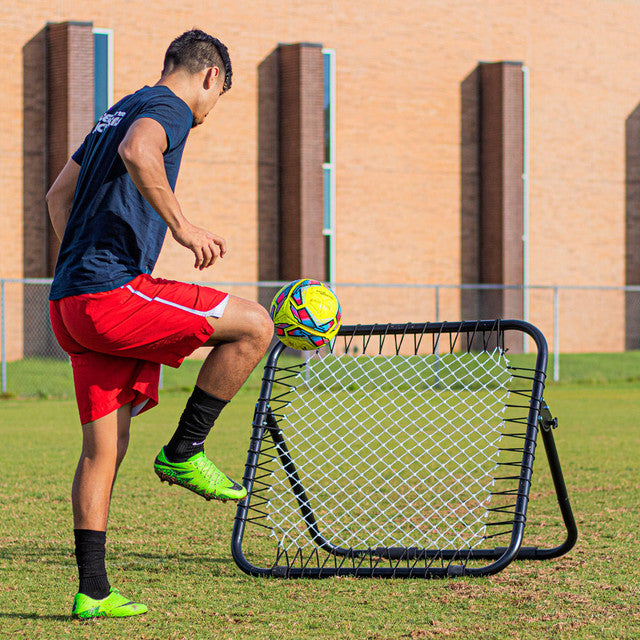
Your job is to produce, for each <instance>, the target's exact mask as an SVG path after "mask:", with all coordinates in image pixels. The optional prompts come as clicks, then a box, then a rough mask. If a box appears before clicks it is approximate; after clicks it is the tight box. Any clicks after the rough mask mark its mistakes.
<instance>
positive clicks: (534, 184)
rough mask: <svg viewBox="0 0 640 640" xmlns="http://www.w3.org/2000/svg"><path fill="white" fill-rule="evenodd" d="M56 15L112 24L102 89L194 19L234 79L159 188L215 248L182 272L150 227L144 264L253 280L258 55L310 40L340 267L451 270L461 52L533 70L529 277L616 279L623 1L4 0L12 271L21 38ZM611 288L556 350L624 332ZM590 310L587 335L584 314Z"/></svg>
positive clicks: (362, 306) (619, 263)
mask: <svg viewBox="0 0 640 640" xmlns="http://www.w3.org/2000/svg"><path fill="white" fill-rule="evenodd" d="M64 20H79V21H82V20H86V21H92V22H93V23H94V25H95V26H96V27H108V28H112V29H114V32H115V95H116V98H119V97H121V96H123V95H124V94H126V93H129V92H131V91H133V90H135V89H137V88H139V87H140V86H141V85H143V84H149V83H153V82H155V80H156V79H157V76H158V73H159V70H160V67H161V62H162V56H163V53H164V50H165V48H166V46H167V44H168V42H169V41H170V40H171V38H172V37H174V36H175V35H176V34H178V33H180V32H181V31H183V30H185V29H188V28H191V27H192V26H194V25H197V26H199V27H201V28H203V29H205V30H208V31H211V32H213V33H215V34H216V35H217V36H218V37H220V38H221V39H222V40H223V41H225V42H226V43H227V44H228V45H229V48H230V53H231V56H232V60H233V63H234V87H233V90H232V91H231V92H230V93H229V94H228V95H226V96H224V98H223V99H222V100H221V101H220V102H219V104H218V106H217V107H216V111H215V112H214V114H212V116H211V117H210V118H208V120H207V123H206V125H205V126H203V127H201V128H199V129H198V130H195V131H194V132H193V134H192V136H191V140H190V142H189V144H188V147H187V150H186V152H185V156H184V162H183V167H182V171H181V176H180V178H179V181H178V187H177V193H178V196H179V198H180V199H181V202H182V204H183V207H184V210H185V213H186V214H187V216H188V217H190V218H191V219H192V221H193V222H194V223H196V224H203V225H207V226H209V227H210V228H211V229H212V230H213V231H215V232H217V233H220V234H222V235H224V236H226V237H227V239H228V241H229V249H230V250H229V254H228V256H227V257H225V259H224V260H223V261H222V263H221V264H220V265H219V266H216V267H215V269H214V270H212V271H209V272H207V273H206V274H199V273H196V272H195V271H193V269H192V259H191V257H190V255H189V254H188V253H187V252H186V251H185V250H184V249H183V248H181V247H179V246H178V245H176V244H175V243H173V242H171V241H168V242H167V243H166V246H165V248H164V249H163V253H162V256H161V258H160V261H159V264H158V268H157V273H158V274H161V275H165V276H171V277H176V278H182V279H192V278H201V277H205V278H208V279H210V280H254V279H256V278H257V277H258V262H257V255H258V252H257V242H258V225H257V200H258V197H257V184H258V179H257V166H258V157H257V131H258V128H257V113H258V104H257V88H258V66H259V65H260V63H261V62H262V61H263V60H264V59H265V58H266V57H267V56H268V55H269V54H270V53H271V52H272V51H273V49H274V47H275V46H276V45H277V43H279V42H321V43H323V44H324V45H325V46H327V47H331V48H332V49H335V51H336V68H337V128H338V132H337V141H336V149H337V157H336V161H337V166H336V176H337V222H336V238H337V273H336V277H337V280H338V281H357V282H371V281H372V282H403V281H414V282H418V281H419V282H442V283H457V282H460V280H461V270H462V269H461V261H462V258H461V233H462V230H461V224H460V219H461V175H460V171H461V170H460V167H461V161H460V156H461V96H462V94H463V89H464V88H463V83H464V81H465V79H466V78H467V77H468V76H469V74H470V73H471V72H472V71H473V70H474V69H475V68H476V66H477V64H478V62H479V61H497V60H521V61H522V62H523V63H524V64H525V65H526V66H528V67H529V69H530V73H531V75H530V78H531V247H530V252H531V264H530V268H531V282H532V283H538V284H541V283H559V284H575V283H579V284H580V283H581V284H592V283H595V284H603V285H621V284H623V283H624V273H625V258H624V256H625V235H624V213H625V166H624V158H625V151H624V131H625V120H626V119H627V117H628V116H629V115H630V114H631V113H632V112H633V111H634V109H635V108H636V107H637V105H638V102H639V101H640V65H638V64H637V59H636V58H637V56H636V49H637V47H636V39H637V33H638V32H639V31H640V4H637V3H630V2H626V1H623V0H611V1H604V0H586V1H585V2H580V3H571V2H561V3H559V2H552V1H550V0H549V1H542V0H532V1H530V2H523V1H520V2H518V1H516V2H500V3H484V2H477V1H476V0H460V1H457V2H455V3H452V2H444V1H439V2H435V1H430V0H403V2H378V1H377V0H376V1H373V2H372V1H371V0H369V1H367V2H365V1H364V0H353V1H351V2H343V3H337V2H334V3H327V2H326V1H323V2H320V1H319V0H307V1H305V2H299V1H294V0H290V1H282V0H278V1H277V2H275V3H273V2H271V3H260V2H249V3H200V4H198V5H197V9H196V8H195V5H193V4H191V3H183V4H181V5H178V6H176V5H175V3H172V2H168V1H167V0H159V1H158V2H155V3H152V5H150V4H149V3H141V2H137V1H135V0H132V1H131V2H127V3H124V2H102V1H100V2H98V1H97V0H86V1H84V2H79V1H78V0H70V1H68V2H65V3H57V4H54V5H52V4H51V3H50V2H48V1H45V0H27V2H24V3H11V4H6V3H5V6H3V8H2V11H1V13H0V24H1V26H2V32H3V42H4V47H5V51H7V55H6V56H5V61H4V64H3V65H1V66H0V83H1V86H2V87H3V91H2V94H0V115H1V117H0V162H1V163H2V165H1V166H2V170H1V173H0V208H1V210H0V274H1V275H3V276H19V275H22V273H23V241H22V238H23V236H22V234H23V218H22V198H23V191H22V189H23V173H22V172H23V140H22V135H23V133H22V132H23V117H24V115H25V114H24V113H23V98H22V96H23V59H22V56H23V47H25V45H26V44H27V43H28V42H29V41H30V40H31V39H32V38H34V36H36V35H37V34H38V33H39V32H40V31H41V29H42V28H43V27H44V25H45V23H46V22H47V21H54V22H60V21H64ZM345 295H346V296H350V295H351V293H349V292H346V293H345ZM358 295H360V294H358ZM545 295H546V294H545ZM372 297H373V298H375V304H373V305H372V304H371V299H372ZM618 297H619V298H620V299H621V300H622V297H621V296H618ZM353 300H354V301H355V300H356V298H355V293H354V298H353ZM537 300H538V297H537V296H532V309H531V320H532V321H533V322H534V323H537V324H539V325H540V326H541V328H542V329H543V330H544V332H545V333H546V334H547V335H550V333H551V328H552V326H551V321H552V316H551V312H550V308H549V306H548V305H547V304H546V303H544V304H543V303H542V302H540V303H538V302H537ZM613 302H614V304H611V305H598V304H596V305H593V306H594V308H593V309H589V313H585V308H584V307H583V305H581V304H579V303H577V302H575V300H574V301H573V302H572V301H571V300H570V299H569V298H567V303H566V308H565V309H564V311H566V314H565V315H563V316H562V323H561V335H562V336H563V340H562V346H563V349H565V350H580V349H585V348H589V349H591V348H594V347H595V348H597V349H620V348H622V347H623V345H624V336H623V329H624V304H623V302H621V301H616V300H615V299H614V300H613ZM413 305H414V297H413V296H411V295H405V294H397V295H396V294H394V295H386V296H385V299H384V300H380V299H378V297H377V296H371V295H369V296H362V300H359V301H358V303H357V304H352V302H351V300H345V305H344V306H345V308H353V309H354V311H353V316H356V315H357V316H358V319H359V320H371V321H373V320H378V321H383V320H386V319H388V318H390V317H391V316H394V317H395V316H404V315H411V311H412V309H415V312H416V314H418V313H420V314H422V312H423V309H422V308H421V309H420V310H418V308H417V306H416V307H413ZM425 305H426V306H425V308H424V312H425V313H427V312H428V309H427V307H428V306H429V305H431V303H428V304H427V303H426V302H425ZM443 305H444V302H443ZM390 306H393V307H394V308H393V310H390V309H389V307H390ZM446 306H447V308H446V313H445V310H443V311H442V315H443V317H444V316H445V315H446V317H447V318H449V319H451V318H453V317H456V316H457V315H459V313H460V307H459V300H458V297H457V294H456V295H454V296H453V297H447V303H446ZM345 319H346V321H349V320H351V318H349V316H346V318H345ZM413 319H414V320H421V319H425V318H423V317H414V318H413ZM605 321H606V323H607V330H606V332H604V334H603V335H598V339H599V340H600V342H598V343H597V345H596V344H594V340H593V339H592V335H593V328H594V326H596V325H599V324H600V323H604V322H605Z"/></svg>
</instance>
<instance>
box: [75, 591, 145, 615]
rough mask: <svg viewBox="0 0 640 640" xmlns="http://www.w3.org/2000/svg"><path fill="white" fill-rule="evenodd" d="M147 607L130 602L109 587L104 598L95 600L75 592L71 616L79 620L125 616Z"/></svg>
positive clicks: (137, 612) (142, 611) (135, 613)
mask: <svg viewBox="0 0 640 640" xmlns="http://www.w3.org/2000/svg"><path fill="white" fill-rule="evenodd" d="M146 612H147V607H146V606H145V605H144V604H139V603H138V602H132V601H131V600H128V599H127V598H125V597H124V596H122V595H120V592H119V591H118V590H117V589H114V588H111V591H110V592H109V595H108V596H107V597H106V598H102V599H100V600H96V599H94V598H90V597H89V596H86V595H85V594H84V593H76V597H75V598H74V600H73V609H72V611H71V616H72V617H73V618H78V619H80V620H88V619H89V618H126V617H128V616H138V615H140V614H141V613H146Z"/></svg>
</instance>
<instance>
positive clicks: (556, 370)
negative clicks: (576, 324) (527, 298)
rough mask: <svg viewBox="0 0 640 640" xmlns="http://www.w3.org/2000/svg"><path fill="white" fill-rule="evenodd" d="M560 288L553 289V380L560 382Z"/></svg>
mask: <svg viewBox="0 0 640 640" xmlns="http://www.w3.org/2000/svg"><path fill="white" fill-rule="evenodd" d="M559 298H560V297H559V295H558V287H557V286H555V287H553V380H554V382H558V380H560V336H559V333H560V328H559V327H560V323H559V312H558V306H559Z"/></svg>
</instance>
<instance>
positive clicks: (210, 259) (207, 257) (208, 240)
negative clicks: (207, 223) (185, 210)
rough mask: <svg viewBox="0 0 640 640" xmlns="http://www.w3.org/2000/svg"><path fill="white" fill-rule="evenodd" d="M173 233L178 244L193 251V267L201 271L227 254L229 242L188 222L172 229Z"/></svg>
mask: <svg viewBox="0 0 640 640" xmlns="http://www.w3.org/2000/svg"><path fill="white" fill-rule="evenodd" d="M171 233H172V234H173V237H174V238H175V240H176V242H179V243H180V244H181V245H182V246H183V247H187V249H190V250H191V251H193V254H194V255H195V257H196V261H195V264H194V265H193V266H194V267H195V268H196V269H200V271H202V270H203V269H206V268H207V267H210V266H212V265H213V264H214V262H215V261H216V260H217V259H218V258H223V257H224V254H225V253H226V252H227V241H226V240H225V239H224V238H223V237H221V236H217V235H216V234H214V233H211V232H210V231H207V230H206V229H202V228H201V227H196V226H195V225H193V224H191V223H190V222H188V221H186V220H184V222H183V224H181V225H180V226H179V227H177V228H175V229H172V231H171Z"/></svg>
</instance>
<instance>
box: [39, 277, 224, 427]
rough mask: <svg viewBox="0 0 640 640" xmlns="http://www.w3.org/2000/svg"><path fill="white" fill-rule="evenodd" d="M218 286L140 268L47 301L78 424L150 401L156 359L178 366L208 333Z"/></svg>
mask: <svg viewBox="0 0 640 640" xmlns="http://www.w3.org/2000/svg"><path fill="white" fill-rule="evenodd" d="M228 300H229V296H228V294H226V293H223V292H221V291H216V290H215V289H210V288H208V287H201V286H198V285H193V284H185V283H183V282H174V281H172V280H160V279H155V278H152V277H151V276H149V275H147V274H143V275H140V276H138V277H137V278H135V279H133V280H132V281H131V282H129V283H128V284H125V285H123V286H122V287H119V288H118V289H113V290H111V291H104V292H101V293H85V294H81V295H78V296H69V297H67V298H62V299H60V300H52V301H51V302H50V303H49V312H50V315H51V326H52V327H53V332H54V333H55V336H56V338H57V339H58V342H59V343H60V346H61V347H62V348H63V349H64V350H65V351H66V352H67V353H68V354H69V356H70V357H71V364H72V366H73V381H74V385H75V389H76V399H77V402H78V410H79V412H80V422H81V424H86V423H87V422H91V421H92V420H97V419H98V418H101V417H103V416H106V415H107V414H109V413H111V412H112V411H115V410H116V409H118V408H120V407H122V406H123V405H125V404H127V403H129V402H131V403H132V415H138V414H139V413H141V412H142V411H146V410H147V409H151V408H152V407H154V406H155V405H156V404H158V383H159V379H160V365H161V364H167V365H169V366H170V367H179V366H180V364H181V363H182V361H183V360H184V358H185V357H186V356H188V355H189V354H190V353H192V352H193V351H194V350H195V349H197V348H198V347H200V346H201V345H202V344H203V343H204V342H206V341H207V339H208V338H209V337H210V336H211V334H212V333H213V327H212V326H211V325H210V324H209V322H208V321H207V318H208V317H213V318H219V317H221V316H222V313H223V312H224V309H225V307H226V306H227V302H228Z"/></svg>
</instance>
